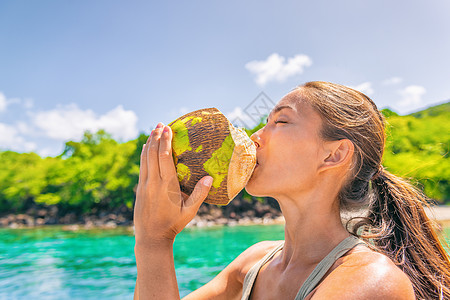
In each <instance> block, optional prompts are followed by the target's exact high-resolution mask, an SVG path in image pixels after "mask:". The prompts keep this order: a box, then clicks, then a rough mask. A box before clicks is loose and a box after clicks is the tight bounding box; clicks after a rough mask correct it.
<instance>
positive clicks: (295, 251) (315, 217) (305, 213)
mask: <svg viewBox="0 0 450 300" xmlns="http://www.w3.org/2000/svg"><path fill="white" fill-rule="evenodd" d="M330 196H331V195H325V194H324V193H320V192H315V193H310V195H302V197H301V198H300V199H299V198H296V199H288V198H286V199H280V200H281V201H280V200H279V202H280V207H281V211H282V212H283V215H284V217H285V220H286V225H285V244H284V247H283V251H282V253H281V256H280V259H281V266H283V267H287V266H288V265H296V266H300V267H305V268H307V267H309V266H311V265H315V264H317V263H319V262H320V261H321V260H322V259H323V258H324V257H325V256H326V255H327V254H328V253H329V252H330V251H331V250H332V249H333V248H334V247H336V246H337V245H338V244H339V243H340V242H341V241H342V240H343V239H345V238H346V237H348V236H349V233H348V232H347V230H346V229H345V228H344V226H343V225H342V222H341V218H340V213H339V204H338V203H339V202H338V201H333V202H332V203H331V202H330V198H326V197H330ZM335 197H337V195H335ZM334 199H336V198H334Z"/></svg>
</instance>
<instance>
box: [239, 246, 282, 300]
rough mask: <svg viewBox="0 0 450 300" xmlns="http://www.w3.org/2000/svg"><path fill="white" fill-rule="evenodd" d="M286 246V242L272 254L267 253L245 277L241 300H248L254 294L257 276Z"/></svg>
mask: <svg viewBox="0 0 450 300" xmlns="http://www.w3.org/2000/svg"><path fill="white" fill-rule="evenodd" d="M283 246H284V241H283V242H282V243H281V244H280V245H278V246H277V247H275V248H274V249H273V250H272V251H271V252H269V253H267V254H266V255H265V256H264V257H263V258H262V259H261V260H259V261H258V262H257V263H256V264H255V265H254V266H253V267H252V268H251V269H250V270H249V271H248V272H247V274H246V275H245V279H244V284H243V288H242V297H241V300H248V298H249V297H250V293H251V292H252V287H253V284H254V283H255V280H256V276H257V275H258V272H259V270H260V269H261V267H262V266H263V265H264V264H265V263H267V262H268V261H269V260H270V259H272V257H273V256H274V255H275V254H276V253H277V252H278V251H279V250H280V249H282V248H283Z"/></svg>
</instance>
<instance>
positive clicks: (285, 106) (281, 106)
mask: <svg viewBox="0 0 450 300" xmlns="http://www.w3.org/2000/svg"><path fill="white" fill-rule="evenodd" d="M285 108H289V109H291V110H294V108H292V106H289V105H280V106H276V107H275V108H274V109H272V111H271V112H270V114H269V116H268V117H267V118H266V123H268V122H269V118H270V116H271V115H273V114H276V113H277V112H279V111H280V110H282V109H285Z"/></svg>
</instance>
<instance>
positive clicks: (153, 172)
mask: <svg viewBox="0 0 450 300" xmlns="http://www.w3.org/2000/svg"><path fill="white" fill-rule="evenodd" d="M163 127H164V125H163V124H162V123H158V125H157V126H156V128H155V130H154V131H153V134H152V137H151V139H150V144H149V145H148V146H147V147H148V148H147V166H148V178H149V179H150V180H156V179H160V178H161V177H160V174H159V159H158V152H159V143H160V139H161V133H162V128H163Z"/></svg>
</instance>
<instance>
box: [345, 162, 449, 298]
mask: <svg viewBox="0 0 450 300" xmlns="http://www.w3.org/2000/svg"><path fill="white" fill-rule="evenodd" d="M371 186H372V193H373V194H372V204H371V207H370V212H369V216H368V218H365V219H364V220H363V221H360V222H358V223H357V224H356V225H355V227H354V228H353V234H355V235H356V233H357V232H358V231H360V236H361V238H363V239H368V240H369V241H371V243H372V244H373V245H374V246H375V249H376V250H378V251H379V252H381V253H383V254H385V255H386V256H388V257H389V258H391V259H392V260H393V261H394V263H395V264H396V265H397V266H398V267H400V269H401V270H402V271H403V272H404V273H405V274H407V275H408V277H409V279H410V280H411V282H412V284H413V287H414V291H415V294H416V297H417V299H450V261H449V256H448V254H447V253H446V252H445V249H444V248H443V247H442V245H441V243H440V242H439V238H438V236H437V235H436V233H435V231H434V229H433V222H432V221H431V220H430V219H429V218H428V217H427V215H426V213H425V210H424V206H426V207H429V204H428V202H427V201H428V199H427V198H426V196H425V195H424V194H423V193H421V192H420V191H418V190H417V189H416V188H414V187H413V186H412V185H411V184H409V183H407V182H406V181H404V180H403V179H401V178H399V177H397V176H395V175H393V174H391V173H389V172H388V171H386V170H384V169H383V168H382V167H381V168H380V169H379V171H378V173H377V174H375V175H374V177H372V180H371ZM360 229H363V230H362V232H361V230H360Z"/></svg>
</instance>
